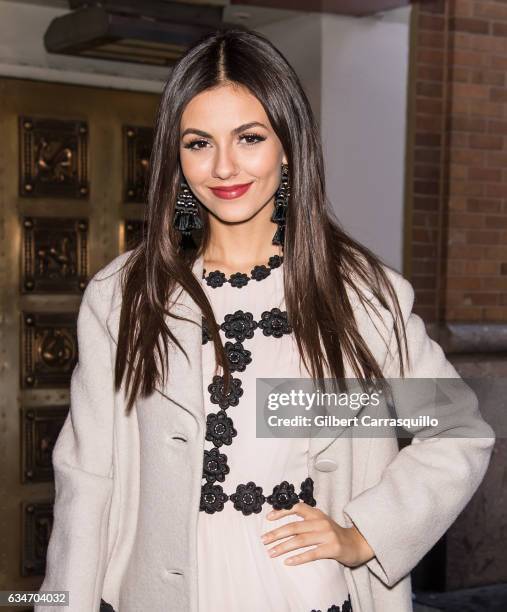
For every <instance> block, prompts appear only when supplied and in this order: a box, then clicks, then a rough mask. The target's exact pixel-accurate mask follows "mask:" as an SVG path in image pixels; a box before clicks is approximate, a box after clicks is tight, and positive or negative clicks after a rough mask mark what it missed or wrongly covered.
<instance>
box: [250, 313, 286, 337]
mask: <svg viewBox="0 0 507 612" xmlns="http://www.w3.org/2000/svg"><path fill="white" fill-rule="evenodd" d="M258 326H259V327H260V328H261V329H262V333H263V334H264V335H265V336H273V337H275V338H281V337H282V336H283V335H284V334H290V333H291V332H292V327H291V326H290V325H289V321H288V319H287V312H286V311H285V310H284V311H281V310H280V309H279V308H272V309H271V310H265V311H264V312H263V313H262V315H261V320H260V321H259V323H258Z"/></svg>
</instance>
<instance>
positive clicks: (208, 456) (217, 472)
mask: <svg viewBox="0 0 507 612" xmlns="http://www.w3.org/2000/svg"><path fill="white" fill-rule="evenodd" d="M228 473H229V466H228V465H227V455H224V454H223V453H221V452H220V451H219V450H218V448H212V449H211V450H209V451H208V450H205V451H204V463H203V472H202V477H203V478H205V479H206V481H207V482H209V483H210V484H212V483H214V482H216V481H219V482H223V481H224V480H225V475H226V474H228Z"/></svg>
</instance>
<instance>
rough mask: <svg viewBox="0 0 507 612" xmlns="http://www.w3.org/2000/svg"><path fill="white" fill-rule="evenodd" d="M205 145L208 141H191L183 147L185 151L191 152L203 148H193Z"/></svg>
mask: <svg viewBox="0 0 507 612" xmlns="http://www.w3.org/2000/svg"><path fill="white" fill-rule="evenodd" d="M201 144H203V145H207V144H208V141H207V140H200V139H199V140H197V139H196V140H191V141H190V142H187V144H185V145H183V146H184V147H185V149H190V150H192V151H198V150H199V149H202V148H204V147H201V146H195V145H201Z"/></svg>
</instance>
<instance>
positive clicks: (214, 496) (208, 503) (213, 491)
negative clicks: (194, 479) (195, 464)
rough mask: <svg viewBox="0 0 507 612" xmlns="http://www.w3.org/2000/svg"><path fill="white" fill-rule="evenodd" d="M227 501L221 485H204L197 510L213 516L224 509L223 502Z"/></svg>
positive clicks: (227, 497)
mask: <svg viewBox="0 0 507 612" xmlns="http://www.w3.org/2000/svg"><path fill="white" fill-rule="evenodd" d="M228 499H229V496H228V495H227V493H224V490H223V488H222V486H221V485H217V484H210V483H208V482H207V483H206V484H205V485H203V486H202V487H201V502H200V504H199V509H200V510H204V512H206V514H214V513H215V512H221V511H222V510H223V509H224V504H225V502H226V501H227V500H228Z"/></svg>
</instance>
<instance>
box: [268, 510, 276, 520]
mask: <svg viewBox="0 0 507 612" xmlns="http://www.w3.org/2000/svg"><path fill="white" fill-rule="evenodd" d="M266 516H267V517H268V518H273V517H274V516H275V511H274V510H271V512H269V513H268V514H267V515H266Z"/></svg>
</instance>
